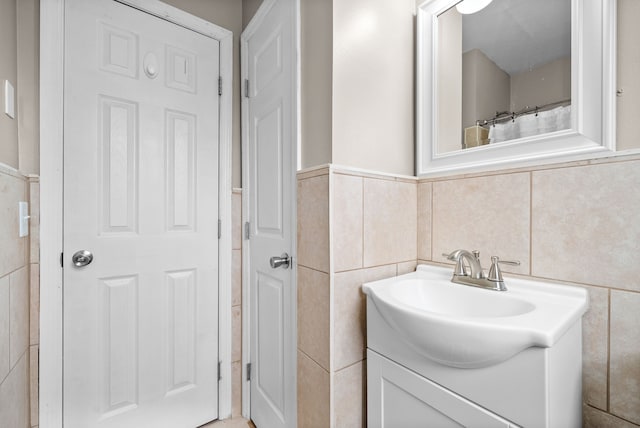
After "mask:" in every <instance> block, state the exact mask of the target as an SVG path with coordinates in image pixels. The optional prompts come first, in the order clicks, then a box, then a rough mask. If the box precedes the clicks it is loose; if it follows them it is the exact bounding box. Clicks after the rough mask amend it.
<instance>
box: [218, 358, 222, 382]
mask: <svg viewBox="0 0 640 428" xmlns="http://www.w3.org/2000/svg"><path fill="white" fill-rule="evenodd" d="M221 380H222V361H218V382H220V381H221Z"/></svg>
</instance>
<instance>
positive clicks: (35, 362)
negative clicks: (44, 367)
mask: <svg viewBox="0 0 640 428" xmlns="http://www.w3.org/2000/svg"><path fill="white" fill-rule="evenodd" d="M38 350H39V347H38V345H33V346H30V347H29V402H30V406H29V409H30V410H31V426H36V425H38V417H39V415H38V408H39V404H40V403H39V401H38V392H39V389H40V385H39V383H40V372H39V370H40V362H39V355H38Z"/></svg>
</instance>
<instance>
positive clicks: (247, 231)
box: [244, 221, 251, 239]
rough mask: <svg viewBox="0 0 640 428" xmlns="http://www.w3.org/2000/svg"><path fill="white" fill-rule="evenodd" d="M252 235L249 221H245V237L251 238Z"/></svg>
mask: <svg viewBox="0 0 640 428" xmlns="http://www.w3.org/2000/svg"><path fill="white" fill-rule="evenodd" d="M250 236H251V227H250V226H249V222H248V221H247V222H245V223H244V239H249V237H250Z"/></svg>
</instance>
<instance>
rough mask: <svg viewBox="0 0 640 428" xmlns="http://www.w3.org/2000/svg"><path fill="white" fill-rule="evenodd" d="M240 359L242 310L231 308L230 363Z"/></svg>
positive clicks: (236, 307) (235, 307)
mask: <svg viewBox="0 0 640 428" xmlns="http://www.w3.org/2000/svg"><path fill="white" fill-rule="evenodd" d="M241 359H242V309H241V308H240V306H234V307H233V308H231V361H240V360H241Z"/></svg>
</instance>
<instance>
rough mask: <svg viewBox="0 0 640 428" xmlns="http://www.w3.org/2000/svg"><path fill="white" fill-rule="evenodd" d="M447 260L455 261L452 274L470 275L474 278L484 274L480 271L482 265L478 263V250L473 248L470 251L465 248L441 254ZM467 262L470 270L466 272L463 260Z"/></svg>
mask: <svg viewBox="0 0 640 428" xmlns="http://www.w3.org/2000/svg"><path fill="white" fill-rule="evenodd" d="M443 256H445V257H446V258H447V259H448V260H451V261H452V262H456V267H455V271H454V275H462V276H470V277H471V278H474V279H480V278H482V277H483V276H484V275H483V273H482V265H481V264H480V251H478V250H474V251H473V253H470V252H469V251H467V250H455V251H454V252H452V253H451V254H443ZM465 260H466V261H467V262H468V263H469V269H470V272H467V270H466V267H465V265H464V261H465Z"/></svg>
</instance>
